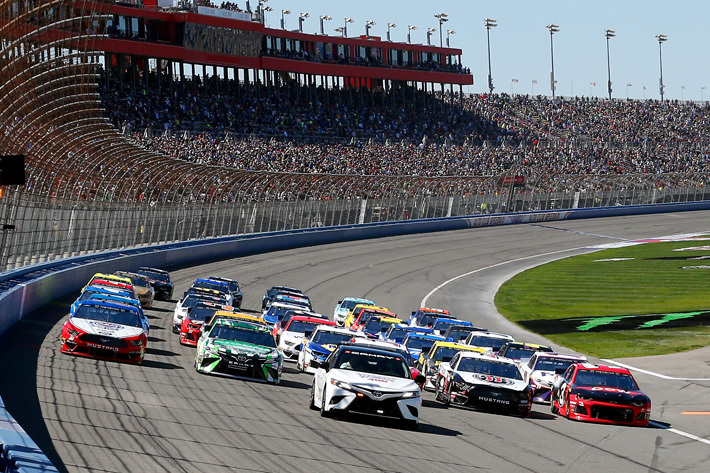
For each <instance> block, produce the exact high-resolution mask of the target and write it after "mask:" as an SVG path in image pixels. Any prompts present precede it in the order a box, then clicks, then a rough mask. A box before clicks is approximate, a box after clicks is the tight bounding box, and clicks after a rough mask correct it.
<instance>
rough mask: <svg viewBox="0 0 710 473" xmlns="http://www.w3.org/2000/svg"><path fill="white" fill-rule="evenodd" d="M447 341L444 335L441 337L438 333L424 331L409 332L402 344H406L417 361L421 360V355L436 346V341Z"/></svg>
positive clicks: (413, 358)
mask: <svg viewBox="0 0 710 473" xmlns="http://www.w3.org/2000/svg"><path fill="white" fill-rule="evenodd" d="M438 341H447V340H446V339H445V338H444V337H439V336H437V335H427V334H423V333H416V332H413V333H408V334H407V336H406V337H404V340H402V345H404V346H405V347H406V348H407V350H408V351H409V355H410V356H411V357H412V360H413V361H414V362H415V363H416V362H417V361H419V356H420V355H421V354H422V352H424V353H428V352H429V350H431V347H433V346H434V343H435V342H438Z"/></svg>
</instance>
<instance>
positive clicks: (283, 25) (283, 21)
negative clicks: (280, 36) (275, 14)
mask: <svg viewBox="0 0 710 473" xmlns="http://www.w3.org/2000/svg"><path fill="white" fill-rule="evenodd" d="M290 14H291V10H281V29H282V30H285V29H286V15H290Z"/></svg>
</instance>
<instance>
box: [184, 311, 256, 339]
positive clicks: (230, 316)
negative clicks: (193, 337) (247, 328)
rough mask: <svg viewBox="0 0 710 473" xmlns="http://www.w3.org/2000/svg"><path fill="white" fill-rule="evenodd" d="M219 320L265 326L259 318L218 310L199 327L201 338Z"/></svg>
mask: <svg viewBox="0 0 710 473" xmlns="http://www.w3.org/2000/svg"><path fill="white" fill-rule="evenodd" d="M219 319H227V320H239V321H242V322H251V323H253V324H257V325H264V326H266V324H264V321H263V320H261V318H260V317H255V316H253V315H249V314H243V313H241V312H232V311H228V310H218V311H217V312H215V313H214V314H212V317H209V318H207V319H205V323H204V324H202V327H200V336H203V335H204V334H205V333H208V332H209V331H210V330H211V329H212V325H214V323H215V321H217V320H219ZM198 340H199V337H198Z"/></svg>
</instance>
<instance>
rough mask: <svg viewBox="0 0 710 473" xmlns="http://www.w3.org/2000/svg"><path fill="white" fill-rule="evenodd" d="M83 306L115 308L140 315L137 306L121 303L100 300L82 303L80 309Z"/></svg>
mask: <svg viewBox="0 0 710 473" xmlns="http://www.w3.org/2000/svg"><path fill="white" fill-rule="evenodd" d="M83 305H92V306H96V307H108V308H113V309H122V310H129V311H131V312H136V313H138V309H137V307H135V306H132V305H128V304H123V303H120V302H113V301H106V300H100V299H86V300H85V301H81V302H80V303H79V307H81V306H83Z"/></svg>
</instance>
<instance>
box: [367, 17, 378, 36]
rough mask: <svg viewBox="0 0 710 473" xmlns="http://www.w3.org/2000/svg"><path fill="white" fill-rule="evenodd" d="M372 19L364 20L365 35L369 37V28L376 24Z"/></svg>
mask: <svg viewBox="0 0 710 473" xmlns="http://www.w3.org/2000/svg"><path fill="white" fill-rule="evenodd" d="M376 24H377V23H375V21H374V20H367V21H366V22H365V37H366V38H369V37H370V28H372V25H376Z"/></svg>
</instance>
